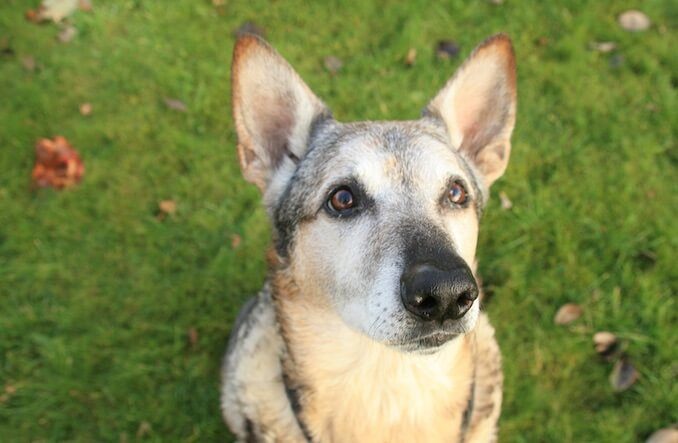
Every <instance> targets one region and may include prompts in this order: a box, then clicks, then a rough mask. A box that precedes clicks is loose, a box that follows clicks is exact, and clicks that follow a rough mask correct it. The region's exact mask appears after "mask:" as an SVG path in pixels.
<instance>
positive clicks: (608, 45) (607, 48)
mask: <svg viewBox="0 0 678 443" xmlns="http://www.w3.org/2000/svg"><path fill="white" fill-rule="evenodd" d="M589 48H590V49H591V50H592V51H597V52H602V53H603V54H606V53H608V52H612V51H614V50H615V49H617V44H616V43H615V42H591V43H589Z"/></svg>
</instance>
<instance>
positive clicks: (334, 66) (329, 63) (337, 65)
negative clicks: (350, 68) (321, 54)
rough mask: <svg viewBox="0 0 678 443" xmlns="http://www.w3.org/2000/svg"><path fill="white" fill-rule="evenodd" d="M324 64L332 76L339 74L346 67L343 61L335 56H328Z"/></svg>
mask: <svg viewBox="0 0 678 443" xmlns="http://www.w3.org/2000/svg"><path fill="white" fill-rule="evenodd" d="M323 64H324V65H325V69H327V71H328V72H329V73H330V74H332V75H334V74H336V73H337V72H339V70H340V69H341V67H342V66H344V63H343V62H342V61H341V59H340V58H339V57H335V56H333V55H328V56H327V57H325V59H324V60H323Z"/></svg>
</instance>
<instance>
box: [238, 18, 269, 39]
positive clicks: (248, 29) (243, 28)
mask: <svg viewBox="0 0 678 443" xmlns="http://www.w3.org/2000/svg"><path fill="white" fill-rule="evenodd" d="M247 34H254V35H258V36H259V37H262V38H264V37H266V30H265V29H264V28H262V27H261V26H258V25H257V24H256V23H254V22H251V21H247V22H245V23H243V24H242V25H240V27H239V28H238V29H236V30H235V31H234V32H233V35H234V36H235V37H236V38H237V37H242V36H243V35H247Z"/></svg>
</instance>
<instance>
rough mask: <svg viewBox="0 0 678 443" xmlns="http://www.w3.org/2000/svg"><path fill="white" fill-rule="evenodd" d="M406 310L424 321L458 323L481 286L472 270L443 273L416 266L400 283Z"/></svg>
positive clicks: (466, 268)
mask: <svg viewBox="0 0 678 443" xmlns="http://www.w3.org/2000/svg"><path fill="white" fill-rule="evenodd" d="M400 297H401V298H402V300H403V304H404V305H405V308H406V309H407V310H408V311H410V312H411V313H412V314H414V315H416V316H417V317H419V318H421V319H424V320H438V321H443V320H448V319H451V320H454V319H458V318H461V317H463V316H464V314H466V312H467V311H468V310H469V309H471V306H472V305H473V301H474V300H475V299H477V298H478V285H476V281H475V279H474V278H473V274H472V273H471V270H470V269H469V268H468V266H465V265H464V266H460V267H457V268H455V269H452V270H446V271H443V270H441V269H438V268H436V267H434V266H431V265H415V266H412V267H410V268H409V269H407V270H406V271H405V272H404V273H403V276H402V277H401V279H400Z"/></svg>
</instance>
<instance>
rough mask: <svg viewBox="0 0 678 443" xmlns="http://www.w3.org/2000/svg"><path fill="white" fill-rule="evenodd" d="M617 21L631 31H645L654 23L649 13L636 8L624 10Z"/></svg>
mask: <svg viewBox="0 0 678 443" xmlns="http://www.w3.org/2000/svg"><path fill="white" fill-rule="evenodd" d="M617 21H618V22H619V25H620V26H621V27H622V28H624V29H625V30H626V31H629V32H640V31H645V30H647V29H648V28H649V27H650V25H651V24H652V22H651V21H650V18H649V17H648V16H647V15H645V14H644V13H643V12H641V11H638V10H635V9H631V10H629V11H626V12H622V13H621V14H620V15H619V18H618V19H617Z"/></svg>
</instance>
